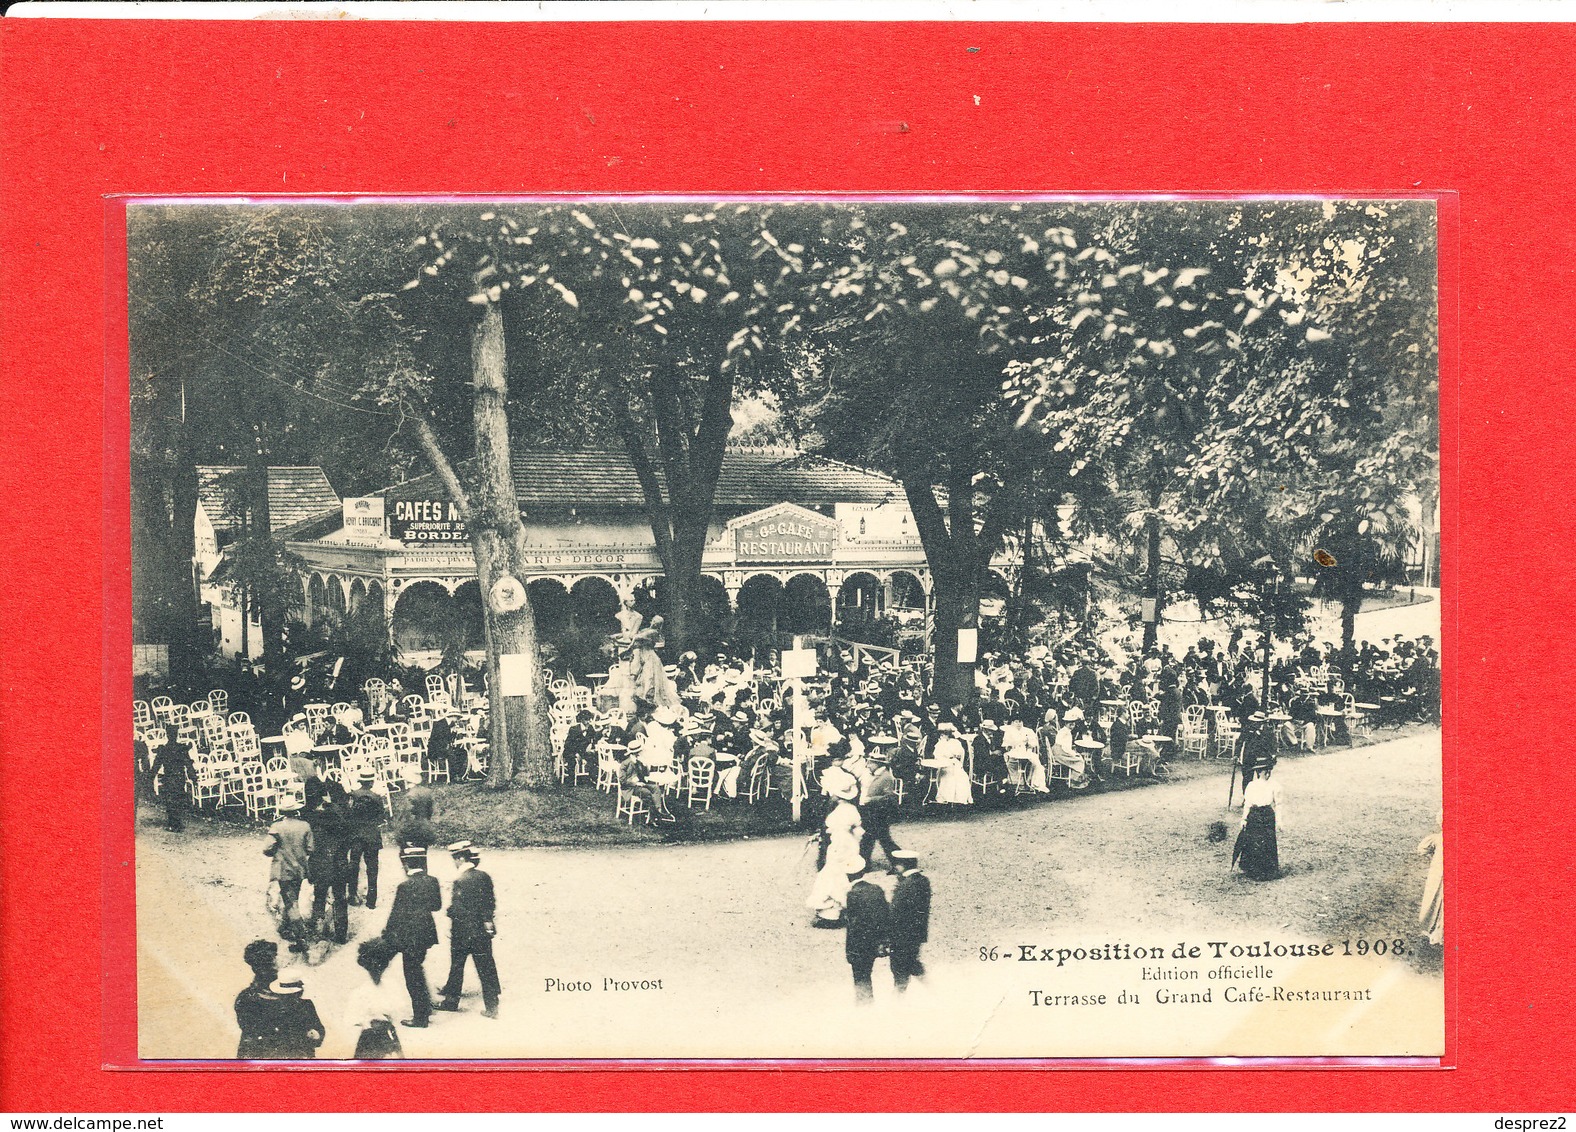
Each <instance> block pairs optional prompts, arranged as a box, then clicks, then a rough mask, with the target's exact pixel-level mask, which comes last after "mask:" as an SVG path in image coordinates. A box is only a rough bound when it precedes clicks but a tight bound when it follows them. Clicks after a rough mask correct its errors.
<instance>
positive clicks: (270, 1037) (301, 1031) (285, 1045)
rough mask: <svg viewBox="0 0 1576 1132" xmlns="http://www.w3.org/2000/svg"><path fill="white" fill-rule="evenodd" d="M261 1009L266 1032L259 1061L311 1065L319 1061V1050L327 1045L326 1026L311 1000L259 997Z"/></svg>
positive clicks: (271, 995) (289, 996)
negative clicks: (324, 1031)
mask: <svg viewBox="0 0 1576 1132" xmlns="http://www.w3.org/2000/svg"><path fill="white" fill-rule="evenodd" d="M257 1005H258V1020H259V1024H260V1027H261V1029H262V1037H261V1039H260V1041H259V1043H258V1045H259V1052H258V1054H257V1056H258V1057H259V1058H268V1059H276V1060H288V1061H307V1060H311V1059H314V1058H316V1057H317V1047H318V1046H320V1045H322V1044H323V1023H322V1021H321V1020H320V1019H319V1018H318V1016H317V1007H316V1006H314V1005H312V1000H311V999H308V998H298V997H297V996H295V995H288V996H286V997H284V998H280V997H278V996H276V995H273V994H266V993H265V994H262V995H260V996H259V997H258V1003H257Z"/></svg>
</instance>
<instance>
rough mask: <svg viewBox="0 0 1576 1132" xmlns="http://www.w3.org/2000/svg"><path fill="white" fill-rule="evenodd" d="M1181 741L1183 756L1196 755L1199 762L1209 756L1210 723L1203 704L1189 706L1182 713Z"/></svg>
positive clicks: (1179, 736) (1179, 737)
mask: <svg viewBox="0 0 1576 1132" xmlns="http://www.w3.org/2000/svg"><path fill="white" fill-rule="evenodd" d="M1177 738H1178V739H1180V740H1181V743H1180V746H1181V748H1182V753H1183V754H1188V753H1196V754H1197V755H1198V757H1199V761H1200V762H1202V761H1203V760H1204V757H1205V756H1206V755H1208V754H1209V721H1208V720H1207V719H1206V718H1205V717H1204V705H1203V704H1189V705H1188V706H1187V709H1186V710H1185V711H1184V712H1183V713H1182V730H1181V733H1180V734H1179V735H1178V736H1177Z"/></svg>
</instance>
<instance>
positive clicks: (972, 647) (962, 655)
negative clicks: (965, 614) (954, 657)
mask: <svg viewBox="0 0 1576 1132" xmlns="http://www.w3.org/2000/svg"><path fill="white" fill-rule="evenodd" d="M979 653H980V631H979V630H978V629H959V630H958V663H959V664H973V663H974V661H975V660H976V659H977V658H978V657H979Z"/></svg>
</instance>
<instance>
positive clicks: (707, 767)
mask: <svg viewBox="0 0 1576 1132" xmlns="http://www.w3.org/2000/svg"><path fill="white" fill-rule="evenodd" d="M716 782H717V764H716V763H715V762H713V761H712V760H711V759H708V758H707V757H706V756H705V755H694V756H692V757H691V758H690V760H689V804H690V805H691V806H694V805H695V803H696V801H697V800H699V801H700V802H701V803H702V804H703V808H704V809H705V810H707V811H708V812H710V810H711V796H712V790H713V788H714V787H715V785H716Z"/></svg>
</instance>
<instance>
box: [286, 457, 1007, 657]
mask: <svg viewBox="0 0 1576 1132" xmlns="http://www.w3.org/2000/svg"><path fill="white" fill-rule="evenodd" d="M513 470H514V482H515V491H516V493H517V495H518V497H519V503H520V509H521V512H522V514H523V515H524V517H525V524H526V536H527V540H528V542H529V544H530V545H531V546H532V547H533V548H534V550H533V552H532V554H531V555H530V557H529V559H528V560H527V562H526V565H525V570H524V577H523V579H522V580H523V581H525V582H526V584H527V589H528V592H529V594H530V598H531V602H532V608H533V609H534V610H535V612H536V616H537V621H538V627H539V630H540V632H541V635H542V637H543V639H544V640H546V641H548V642H550V643H554V644H555V645H558V646H559V647H565V646H568V647H570V648H575V647H579V648H583V649H584V648H590V647H591V646H593V645H597V644H600V643H601V641H602V640H603V639H605V637H606V636H607V635H608V634H610V633H614V632H617V631H618V622H617V620H616V615H617V614H618V612H619V610H620V607H621V605H622V603H623V602H624V601H625V600H630V601H633V602H634V603H635V608H636V609H638V610H640V611H641V612H643V613H644V614H645V615H646V617H647V619H648V621H649V618H650V617H651V615H652V614H654V613H656V612H658V611H660V609H661V596H662V595H661V588H662V565H661V562H660V560H659V559H658V557H657V553H656V547H655V541H654V539H653V537H652V534H651V528H650V526H649V525H648V522H647V517H646V507H645V498H644V495H643V494H642V492H641V488H640V483H639V481H638V479H637V478H636V475H635V470H634V467H633V465H632V464H631V463H630V461H629V458H628V456H627V455H626V454H625V453H624V451H623V450H622V449H620V448H600V449H530V450H522V451H520V452H518V453H517V454H516V456H515V459H514V467H513ZM301 534H302V537H297V538H295V539H293V540H290V541H289V542H288V544H287V545H288V547H289V549H290V550H291V551H293V552H294V553H295V554H297V555H299V556H300V558H301V559H302V560H303V561H304V562H305V563H306V567H307V570H306V574H305V579H304V582H303V586H304V589H305V593H304V598H305V615H306V618H307V620H308V621H309V623H316V622H317V621H318V620H319V619H322V618H340V617H345V616H359V617H379V618H382V619H383V621H384V623H385V624H386V625H387V627H388V630H389V632H390V633H391V634H392V636H393V640H394V643H395V644H396V645H397V646H399V648H400V649H401V650H402V651H404V652H407V653H410V652H420V651H422V650H429V649H434V648H440V647H442V646H443V642H444V638H445V634H452V633H454V632H461V633H463V635H464V637H465V645H466V647H468V648H476V647H480V644H481V633H482V629H481V620H482V619H481V608H482V606H481V594H480V592H479V589H478V585H477V582H476V575H475V563H474V560H473V559H472V556H471V549H470V543H469V540H468V536H467V534H466V531H465V527H464V523H463V522H462V521H461V520H460V518H459V514H458V511H457V509H456V508H455V507H454V505H453V504H452V503H451V502H450V501H449V500H448V499H447V497H446V496H445V494H444V492H443V488H442V486H441V484H440V483H439V482H438V480H437V478H436V477H435V476H423V477H420V478H418V479H414V480H411V481H409V482H406V483H402V484H398V485H395V486H392V487H389V488H386V489H384V490H383V491H381V492H378V493H377V494H376V495H373V496H368V497H362V498H349V499H345V500H344V501H343V506H342V510H341V513H340V514H339V515H337V516H325V517H324V520H323V522H322V524H321V525H320V526H319V527H318V528H317V529H314V530H310V531H304V532H301ZM702 572H703V581H702V587H703V592H702V594H701V595H700V610H699V611H698V615H697V617H696V620H697V622H698V623H697V625H696V627H695V628H696V630H697V634H696V635H697V639H701V640H704V639H705V638H706V637H708V636H719V635H726V636H730V637H733V638H734V639H736V640H739V641H744V642H751V643H768V642H769V643H771V644H779V643H780V642H781V640H782V639H783V638H784V637H785V636H786V635H787V634H792V633H825V632H828V631H829V630H831V629H833V628H834V626H838V625H843V626H846V625H847V624H848V623H849V622H850V621H852V620H857V619H862V618H872V617H878V616H881V615H883V614H887V613H896V614H898V615H899V616H900V617H902V618H907V619H909V620H920V621H922V619H923V612H924V611H925V610H926V608H928V604H929V595H930V592H931V577H930V570H929V568H928V566H927V565H926V561H925V553H924V548H923V547H922V546H921V544H920V541H919V537H918V535H917V533H916V532H915V529H914V522H913V517H912V516H911V515H910V514H909V510H908V505H907V502H906V500H905V497H904V494H903V489H902V486H901V485H900V484H898V483H897V482H896V481H895V480H893V479H890V478H888V477H887V476H884V475H880V474H878V473H876V472H872V471H869V470H866V469H862V468H857V467H853V466H850V465H848V464H843V463H839V462H837V461H834V460H828V459H825V458H823V457H819V456H814V455H810V454H807V453H803V452H800V451H798V450H796V449H793V448H788V447H731V448H729V450H728V451H727V453H726V455H725V457H724V460H723V465H722V472H721V475H720V477H719V479H718V484H717V490H716V495H715V503H714V516H713V522H712V526H711V530H710V533H709V537H708V541H707V545H706V550H705V555H704V558H703V560H702ZM993 574H994V582H995V584H996V585H998V586H1000V587H1002V592H1003V593H1005V592H1006V591H1005V587H1006V586H1007V585H1008V584H1009V582H1010V574H1011V567H1010V566H1007V565H1005V564H1002V565H1000V566H999V568H998V569H996V570H994V571H993Z"/></svg>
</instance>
